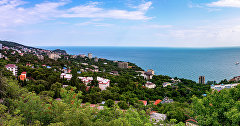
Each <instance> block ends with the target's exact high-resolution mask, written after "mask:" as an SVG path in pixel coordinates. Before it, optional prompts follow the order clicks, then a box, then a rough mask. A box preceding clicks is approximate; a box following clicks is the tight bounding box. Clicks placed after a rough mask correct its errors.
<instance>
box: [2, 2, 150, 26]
mask: <svg viewBox="0 0 240 126" xmlns="http://www.w3.org/2000/svg"><path fill="white" fill-rule="evenodd" d="M68 3H69V0H59V1H58V2H42V3H39V4H35V5H34V6H33V7H23V6H22V5H25V4H27V2H25V1H23V0H0V27H9V26H17V25H23V24H34V23H39V22H42V21H45V20H52V19H56V18H92V19H104V18H110V19H126V20H147V19H150V17H147V16H145V13H146V11H147V10H148V9H149V7H150V6H151V4H152V3H151V2H146V3H143V4H140V5H139V6H138V8H137V9H136V10H135V11H128V10H120V9H105V8H101V7H98V6H99V5H100V4H101V3H100V2H90V3H89V4H86V5H80V6H76V7H72V8H65V9H61V8H60V7H62V6H65V5H67V4H68ZM28 4H31V3H28Z"/></svg>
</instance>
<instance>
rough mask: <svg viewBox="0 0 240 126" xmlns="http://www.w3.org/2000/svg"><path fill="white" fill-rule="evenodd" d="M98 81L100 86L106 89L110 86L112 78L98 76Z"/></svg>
mask: <svg viewBox="0 0 240 126" xmlns="http://www.w3.org/2000/svg"><path fill="white" fill-rule="evenodd" d="M97 81H98V87H99V88H100V89H101V90H106V89H107V87H110V80H108V79H104V78H101V77H97Z"/></svg>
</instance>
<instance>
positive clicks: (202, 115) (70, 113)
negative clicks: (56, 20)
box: [0, 41, 240, 126]
mask: <svg viewBox="0 0 240 126" xmlns="http://www.w3.org/2000/svg"><path fill="white" fill-rule="evenodd" d="M1 42H2V41H1ZM3 44H4V43H3ZM5 46H7V44H5ZM21 46H22V45H21ZM13 52H15V53H13ZM1 53H2V54H4V56H5V58H2V59H0V99H1V101H0V102H1V104H0V125H3V126H5V125H6V126H7V125H36V126H37V125H50V126H62V125H67V126H68V125H69V126H72V125H84V126H88V125H89V126H92V125H93V126H94V125H114V126H115V125H117V126H118V125H119V126H120V125H124V126H125V125H126V126H128V125H134V126H141V125H142V126H150V125H158V124H164V125H167V124H169V125H170V124H174V125H185V124H184V123H185V122H187V121H186V120H189V119H190V120H193V122H195V123H197V124H198V125H203V126H209V125H216V126H218V125H229V126H230V125H236V126H237V125H240V118H239V117H240V86H237V87H236V88H231V89H223V90H221V91H220V92H218V91H214V90H212V89H211V88H210V84H198V83H196V82H194V81H192V80H187V79H184V78H177V77H176V78H172V77H169V76H164V75H154V76H153V78H152V79H150V80H146V79H145V78H144V77H143V76H140V75H139V73H138V72H137V71H142V68H140V67H138V66H137V65H135V64H134V63H129V66H131V67H130V68H128V69H123V68H119V67H118V64H117V62H114V61H111V60H107V59H99V60H98V62H96V61H94V59H93V58H88V57H81V56H72V55H69V54H65V52H64V51H62V50H60V51H57V52H55V53H61V54H62V55H61V57H59V58H58V59H57V60H54V59H51V58H49V57H48V55H47V53H42V54H41V55H42V56H43V57H44V58H39V57H38V56H37V55H36V54H35V52H33V51H32V52H28V53H24V54H22V56H21V55H20V53H18V52H17V51H16V50H14V49H11V48H10V49H3V50H1ZM82 63H85V64H88V65H85V64H82ZM7 64H16V65H17V66H18V72H17V76H13V74H12V72H10V71H8V70H7V69H6V68H5V65H7ZM92 65H94V66H98V70H99V71H100V72H93V71H84V72H81V70H85V69H94V66H92ZM63 68H66V69H69V70H71V71H70V73H71V75H72V78H71V79H70V80H67V79H65V78H60V75H61V73H62V70H63ZM112 71H117V72H118V74H117V75H113V74H110V73H111V72H112ZM23 72H26V73H27V77H26V78H27V79H25V80H21V79H20V78H19V77H18V76H20V75H21V73H23ZM79 76H81V77H93V81H92V82H91V83H89V84H88V85H86V84H85V83H84V82H82V81H81V80H80V79H79V78H78V77H79ZM97 77H103V78H106V79H109V80H110V81H111V83H110V86H109V87H108V88H107V90H101V89H100V88H98V82H97V80H96V78H97ZM172 79H173V80H179V81H177V82H173V80H172ZM147 81H151V82H152V83H154V84H155V85H156V88H147V87H146V86H145V84H146V83H147ZM164 82H170V83H172V85H171V86H166V87H164V86H163V83H164ZM66 85H67V86H66ZM64 86H66V87H64ZM203 94H205V95H203ZM165 98H170V99H172V101H174V102H171V103H161V102H159V103H157V104H156V101H158V100H159V101H162V100H163V99H165ZM142 101H147V105H145V104H144V102H142ZM92 106H94V107H92ZM152 112H157V113H161V114H164V115H166V119H165V120H161V121H159V122H157V121H156V120H152V118H151V113H152Z"/></svg>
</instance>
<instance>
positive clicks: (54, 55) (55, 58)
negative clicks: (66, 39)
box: [48, 53, 61, 60]
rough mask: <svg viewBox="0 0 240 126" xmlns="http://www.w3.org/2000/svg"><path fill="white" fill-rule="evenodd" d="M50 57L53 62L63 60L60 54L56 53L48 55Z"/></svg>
mask: <svg viewBox="0 0 240 126" xmlns="http://www.w3.org/2000/svg"><path fill="white" fill-rule="evenodd" d="M48 57H49V58H50V59H53V60H57V59H59V58H61V57H60V56H59V55H58V54H56V53H50V54H48Z"/></svg>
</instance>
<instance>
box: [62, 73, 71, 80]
mask: <svg viewBox="0 0 240 126" xmlns="http://www.w3.org/2000/svg"><path fill="white" fill-rule="evenodd" d="M60 78H62V79H67V80H71V79H72V74H66V73H62V74H61V75H60Z"/></svg>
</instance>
